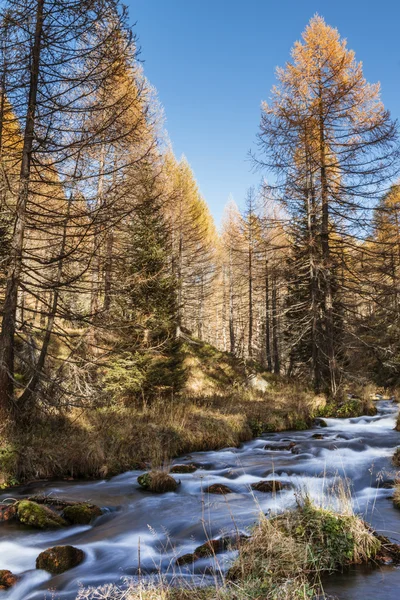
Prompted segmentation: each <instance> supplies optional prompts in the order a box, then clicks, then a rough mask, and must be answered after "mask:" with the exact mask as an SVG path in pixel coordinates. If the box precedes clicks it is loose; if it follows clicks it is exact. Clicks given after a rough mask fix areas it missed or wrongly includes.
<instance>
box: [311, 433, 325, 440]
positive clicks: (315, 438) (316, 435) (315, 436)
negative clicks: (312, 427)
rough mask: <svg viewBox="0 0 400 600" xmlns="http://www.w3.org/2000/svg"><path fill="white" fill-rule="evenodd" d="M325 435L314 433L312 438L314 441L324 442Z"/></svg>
mask: <svg viewBox="0 0 400 600" xmlns="http://www.w3.org/2000/svg"><path fill="white" fill-rule="evenodd" d="M324 437H325V436H324V435H323V434H322V433H314V434H313V435H312V436H311V438H312V439H313V440H323V439H324Z"/></svg>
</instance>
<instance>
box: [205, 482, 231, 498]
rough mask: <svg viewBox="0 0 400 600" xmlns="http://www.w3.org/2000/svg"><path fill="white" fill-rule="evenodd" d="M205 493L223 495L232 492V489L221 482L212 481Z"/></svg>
mask: <svg viewBox="0 0 400 600" xmlns="http://www.w3.org/2000/svg"><path fill="white" fill-rule="evenodd" d="M204 491H205V493H206V494H219V495H220V496H225V495H226V494H232V493H233V492H232V490H231V489H230V488H229V487H228V486H227V485H224V484H223V483H213V484H212V485H210V486H208V487H207V488H206V489H205V490H204Z"/></svg>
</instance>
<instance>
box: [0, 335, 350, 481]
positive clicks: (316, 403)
mask: <svg viewBox="0 0 400 600" xmlns="http://www.w3.org/2000/svg"><path fill="white" fill-rule="evenodd" d="M182 352H183V356H184V357H185V358H184V360H183V363H184V366H185V369H186V383H185V386H184V388H183V389H182V391H181V393H180V394H178V395H175V396H174V397H172V398H171V397H166V396H165V395H163V396H160V397H158V398H152V400H151V402H149V403H147V404H144V405H143V404H138V403H136V404H135V403H134V402H133V403H131V404H119V403H117V402H114V403H111V404H108V405H107V406H104V407H102V408H87V409H86V410H78V409H73V410H70V411H69V412H65V413H64V414H62V415H53V416H52V415H48V416H47V417H46V418H45V419H44V418H40V419H37V420H36V421H35V423H33V425H32V430H31V431H30V432H29V431H28V432H25V433H24V435H23V436H21V435H20V434H18V435H15V436H13V435H12V434H10V433H9V432H8V435H7V439H6V437H5V434H4V433H3V436H1V433H0V482H1V478H2V479H3V484H5V483H6V482H11V483H15V482H16V481H17V480H18V481H26V480H30V479H36V478H52V477H58V478H61V477H74V478H78V477H94V478H99V477H105V476H111V475H115V474H118V473H121V472H123V471H127V470H131V469H135V468H140V469H148V468H149V467H150V468H156V469H158V468H160V466H162V465H164V464H166V463H168V462H169V461H170V460H171V459H172V458H174V457H177V456H180V455H183V454H186V453H189V452H196V451H204V450H213V449H219V448H223V447H227V446H238V445H239V444H241V443H242V442H245V441H248V440H250V439H251V438H253V437H255V436H258V435H261V434H262V433H263V432H265V431H285V430H289V429H306V428H307V427H309V426H310V425H311V423H312V421H313V418H314V416H316V415H317V414H320V413H321V412H323V411H324V407H326V400H325V398H324V397H323V396H315V395H314V394H313V393H312V392H311V391H310V390H309V389H307V388H305V387H304V385H302V386H300V384H296V383H293V382H288V381H285V380H284V379H283V378H278V377H276V376H274V375H271V374H268V373H263V372H262V371H261V370H260V368H259V367H258V366H257V365H251V366H249V365H247V366H245V365H244V363H243V362H242V361H239V360H238V359H236V358H234V357H233V356H231V355H229V354H227V353H223V352H220V351H218V350H216V349H215V348H213V347H212V346H209V345H207V344H196V345H193V346H192V345H187V347H186V348H184V349H183V351H182ZM249 372H256V373H258V375H259V376H262V377H263V378H264V379H265V381H267V383H268V387H267V390H266V391H264V392H263V391H257V390H252V389H249V387H248V386H247V381H248V379H247V375H248V373H249ZM353 408H354V407H353ZM358 410H361V408H360V407H358ZM359 414H360V413H359Z"/></svg>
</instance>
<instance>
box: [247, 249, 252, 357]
mask: <svg viewBox="0 0 400 600" xmlns="http://www.w3.org/2000/svg"><path fill="white" fill-rule="evenodd" d="M247 351H248V354H249V358H252V356H253V255H252V248H251V242H250V245H249V338H248V345H247Z"/></svg>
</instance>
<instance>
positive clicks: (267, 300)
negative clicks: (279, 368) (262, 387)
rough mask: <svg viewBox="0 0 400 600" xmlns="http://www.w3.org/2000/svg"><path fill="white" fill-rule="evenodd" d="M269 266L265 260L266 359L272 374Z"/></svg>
mask: <svg viewBox="0 0 400 600" xmlns="http://www.w3.org/2000/svg"><path fill="white" fill-rule="evenodd" d="M269 287H270V286H269V266H268V259H266V260H265V357H266V361H267V369H268V371H269V372H270V373H272V355H271V308H270V290H269Z"/></svg>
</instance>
